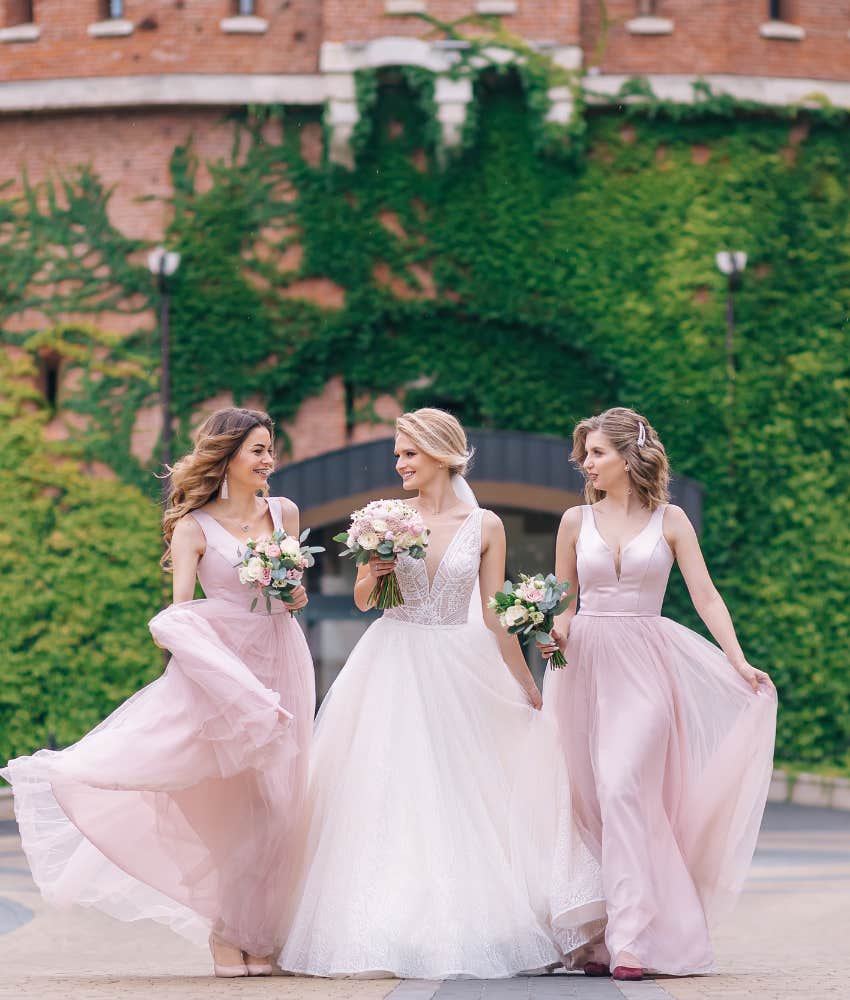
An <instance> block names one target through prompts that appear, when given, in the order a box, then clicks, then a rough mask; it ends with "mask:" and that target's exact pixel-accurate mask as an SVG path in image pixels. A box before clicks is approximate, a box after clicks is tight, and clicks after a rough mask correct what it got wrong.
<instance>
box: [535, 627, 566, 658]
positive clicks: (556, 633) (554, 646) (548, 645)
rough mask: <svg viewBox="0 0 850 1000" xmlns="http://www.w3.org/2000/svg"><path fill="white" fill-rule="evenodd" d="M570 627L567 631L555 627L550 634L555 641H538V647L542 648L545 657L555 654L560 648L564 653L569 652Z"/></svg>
mask: <svg viewBox="0 0 850 1000" xmlns="http://www.w3.org/2000/svg"><path fill="white" fill-rule="evenodd" d="M569 634H570V633H569V629H567V631H566V632H561V631H560V630H559V629H556V628H553V629H552V630H551V632H550V633H549V635H551V636H552V638H553V639H554V642H538V643H537V648H538V649H539V650H540V654H541V656H543V657H545V658H546V659H547V660H548V659H549V657H550V656H554V655H555V653H557V652H558V650H560V651H561V652H562V653H566V652H567V639H568V638H569Z"/></svg>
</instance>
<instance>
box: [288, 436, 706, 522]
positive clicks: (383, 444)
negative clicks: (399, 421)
mask: <svg viewBox="0 0 850 1000" xmlns="http://www.w3.org/2000/svg"><path fill="white" fill-rule="evenodd" d="M469 438H470V441H471V443H472V445H473V446H474V448H475V457H474V458H473V461H472V465H471V468H470V473H469V477H468V478H469V482H470V485H471V486H472V488H473V489H474V490H475V492H476V494H477V496H478V498H479V501H480V503H481V504H482V506H498V507H510V508H515V509H517V510H537V511H541V512H546V513H551V514H560V513H561V512H562V511H563V510H565V509H566V508H567V507H569V506H572V505H573V504H576V503H581V502H582V501H581V496H582V493H583V489H584V479H583V477H582V475H581V474H580V473H579V472H578V471H577V470H576V469H575V468H574V467H573V466H572V465H571V464H570V450H571V442H569V441H568V440H566V439H565V438H560V437H554V436H550V435H544V434H531V433H526V432H523V431H493V430H473V431H470V433H469ZM394 466H395V460H394V458H393V449H392V439H391V438H379V439H377V440H375V441H369V442H367V443H365V444H355V445H350V446H349V447H347V448H340V449H338V450H336V451H329V452H326V453H325V454H323V455H317V456H316V457H315V458H308V459H305V460H303V461H301V462H293V463H292V464H291V465H287V466H284V467H283V468H282V469H279V470H278V471H277V472H276V473H275V474H274V475H273V476H272V477H271V487H272V492H273V493H275V494H279V495H282V496H287V497H290V498H291V499H292V500H294V501H295V502H296V503H297V504H298V506H299V507H300V508H301V520H302V523H303V524H304V525H305V526H309V527H321V526H322V525H325V524H329V523H331V522H333V521H339V520H344V519H345V518H346V516H347V515H348V514H349V513H350V512H351V511H352V510H354V509H356V507H358V506H360V505H361V504H362V503H365V502H366V501H368V500H374V499H375V498H376V497H379V496H403V495H404V492H403V490H402V489H401V487H400V485H399V481H398V477H397V476H396V473H395V467H394ZM671 492H672V496H673V500H674V502H675V503H677V504H679V506H681V507H682V508H683V509H684V511H685V512H686V513H687V515H688V517H689V518H690V519H691V522H692V523H693V525H694V527H695V528H696V530H697V532H699V531H700V529H701V527H702V487H701V486H700V484H699V483H697V482H695V481H694V480H692V479H687V478H685V477H684V476H679V477H676V478H674V480H673V483H672V488H671Z"/></svg>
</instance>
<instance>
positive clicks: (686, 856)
mask: <svg viewBox="0 0 850 1000" xmlns="http://www.w3.org/2000/svg"><path fill="white" fill-rule="evenodd" d="M567 660H568V663H567V666H566V667H565V668H563V669H561V670H551V669H550V670H548V671H547V675H546V681H545V684H544V704H545V706H546V708H545V711H546V712H547V713H549V714H550V715H552V716H553V717H554V718H555V719H556V721H557V723H558V724H559V727H560V731H561V741H562V745H563V748H564V751H565V754H566V760H567V764H568V767H569V772H570V779H571V783H572V794H573V807H574V814H575V818H576V822H577V823H578V825H579V828H580V830H581V834H582V837H583V839H584V841H585V843H586V844H587V846H588V847H589V848H590V850H591V852H592V853H593V855H594V857H596V858H597V859H598V860H599V862H600V863H601V866H602V877H603V886H604V890H605V898H606V908H607V913H608V926H607V929H606V935H605V943H606V945H607V947H608V950H609V952H610V953H611V956H612V957H616V956H617V954H618V953H620V952H622V951H626V952H629V953H630V954H632V955H634V956H635V957H636V958H637V959H638V960H639V961H640V963H641V964H642V965H643V966H644V968H647V969H651V970H654V971H656V972H661V973H668V974H671V975H684V974H688V973H697V972H704V971H707V970H708V969H710V968H711V966H712V963H713V953H712V948H711V942H710V939H709V929H710V928H711V926H712V925H713V924H714V923H715V922H716V920H717V919H718V918H719V917H720V916H722V915H723V914H724V913H726V912H727V911H728V910H729V909H730V908H731V907H732V905H733V904H734V902H735V900H736V898H737V896H738V894H739V893H740V891H741V887H742V885H743V882H744V879H745V877H746V874H747V870H748V867H749V864H750V861H751V859H752V855H753V850H754V848H755V843H756V837H757V835H758V830H759V825H760V823H761V818H762V814H763V811H764V805H765V801H766V798H767V789H768V785H769V783H770V775H771V769H772V761H773V743H774V736H775V730H776V693H775V691H774V690H773V688H771V687H768V686H760V688H759V691H758V694H756V693H754V692H753V691H752V689H751V688H750V687H749V685H748V684H746V683H745V682H744V681H743V679H742V678H741V677H740V675H739V674H738V673H737V672H736V671H735V670H734V669H733V667H732V665H731V664H730V663H729V661H728V660H727V659H726V657H725V656H724V654H723V653H722V652H721V651H720V650H719V649H718V648H717V647H716V646H714V645H712V644H711V643H710V642H707V641H706V640H705V639H703V638H702V637H701V636H698V635H697V634H696V633H694V632H691V631H690V630H689V629H687V628H684V627H683V626H681V625H678V624H677V623H676V622H673V621H671V620H670V619H668V618H662V617H593V616H591V615H581V614H579V615H577V616H576V618H575V619H574V620H573V623H572V627H571V630H570V637H569V643H568V649H567Z"/></svg>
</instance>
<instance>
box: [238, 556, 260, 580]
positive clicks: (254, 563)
mask: <svg viewBox="0 0 850 1000" xmlns="http://www.w3.org/2000/svg"><path fill="white" fill-rule="evenodd" d="M262 575H263V560H262V559H257V558H256V557H254V558H253V559H249V560H248V564H247V565H246V566H240V567H239V582H240V583H256V582H257V580H259V579H260V577H261V576H262Z"/></svg>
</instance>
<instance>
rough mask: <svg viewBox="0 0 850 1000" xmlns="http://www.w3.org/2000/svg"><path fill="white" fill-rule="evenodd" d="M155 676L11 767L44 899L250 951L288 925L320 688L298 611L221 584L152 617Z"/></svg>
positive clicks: (276, 938) (268, 947)
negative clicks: (257, 607)
mask: <svg viewBox="0 0 850 1000" xmlns="http://www.w3.org/2000/svg"><path fill="white" fill-rule="evenodd" d="M150 627H151V631H152V633H153V635H154V638H155V639H156V641H157V642H158V643H159V644H160V645H161V646H163V647H164V648H166V649H168V650H170V651H171V653H172V658H171V660H170V661H169V664H168V667H167V669H166V671H165V673H164V674H163V676H162V677H160V678H159V679H158V680H156V681H154V682H153V683H152V684H149V685H148V686H147V687H145V688H144V689H142V690H141V691H139V692H138V693H137V694H135V695H133V697H131V698H130V699H129V700H128V701H126V702H125V703H124V704H123V705H121V706H120V707H119V708H118V709H116V711H115V712H113V713H112V715H110V716H109V717H108V718H107V719H106V720H104V722H102V723H101V724H100V725H99V726H97V727H96V728H95V729H93V730H92V731H91V732H90V733H88V734H87V735H86V736H84V737H83V738H82V739H81V740H80V741H79V742H78V743H76V744H74V745H73V746H71V747H68V748H67V749H66V750H62V751H51V750H39V751H38V752H37V753H35V754H34V755H33V756H31V757H19V758H17V759H15V760H12V761H10V762H9V763H8V765H7V767H6V768H5V769H4V770H3V771H1V772H0V774H2V776H3V777H4V778H5V779H6V780H7V781H8V782H10V784H11V785H12V787H13V790H14V796H15V812H16V815H17V819H18V825H19V828H20V832H21V840H22V842H23V847H24V851H25V852H26V855H27V858H28V860H29V863H30V867H31V868H32V872H33V877H34V879H35V881H36V883H37V885H38V886H39V889H40V890H41V892H42V894H43V895H44V897H45V899H47V900H48V901H49V902H51V903H53V904H56V905H67V904H71V903H78V904H82V905H84V906H95V907H97V908H99V909H101V910H104V911H105V912H106V913H109V914H111V915H112V916H114V917H117V918H119V919H121V920H138V919H142V918H151V919H153V920H157V921H160V922H162V923H165V924H168V925H169V926H171V927H172V928H173V929H174V930H175V931H177V932H178V933H181V934H183V935H184V936H186V937H188V938H190V939H191V940H194V941H197V942H198V943H202V942H205V941H206V937H207V935H208V934H209V932H210V930H211V929H212V930H215V931H216V933H218V934H219V935H220V936H221V937H222V938H223V939H224V940H226V941H228V942H230V943H232V944H235V945H238V946H239V947H241V948H243V949H245V950H246V951H250V952H251V953H252V954H255V955H267V954H271V953H272V952H274V951H275V950H276V949H277V948H278V947H279V946H280V944H281V942H282V941H283V939H284V937H285V933H286V927H285V922H286V919H287V907H288V905H289V903H290V901H291V893H292V888H293V882H294V880H295V878H296V874H297V865H298V863H299V851H300V848H301V845H300V843H299V841H298V833H297V831H298V824H297V820H298V817H299V813H300V811H301V808H302V804H303V799H304V794H305V791H306V776H307V766H308V747H309V740H310V736H311V729H312V720H313V710H314V704H315V695H314V690H313V668H312V662H311V659H310V655H309V652H308V650H307V645H306V642H305V640H304V636H303V634H302V632H301V629H300V628H299V627H298V625H297V624H296V622H295V621H294V620H293V619H292V618H291V616H290V615H289V614H288V613H283V614H275V615H271V616H266V615H261V614H251V613H249V612H248V611H247V610H245V609H243V608H241V607H240V606H239V605H237V604H235V603H230V602H227V601H222V600H201V601H189V602H186V603H183V604H178V605H173V606H172V607H169V608H167V609H165V610H164V611H162V612H161V613H160V614H158V615H157V616H156V617H155V618H154V619H153V620H152V621H151V623H150Z"/></svg>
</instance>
